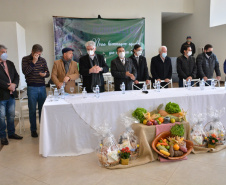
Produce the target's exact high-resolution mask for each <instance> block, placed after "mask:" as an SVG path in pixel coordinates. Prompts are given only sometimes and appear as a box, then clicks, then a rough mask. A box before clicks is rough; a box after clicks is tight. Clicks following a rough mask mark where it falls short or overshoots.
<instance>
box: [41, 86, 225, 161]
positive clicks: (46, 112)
mask: <svg viewBox="0 0 226 185" xmlns="http://www.w3.org/2000/svg"><path fill="white" fill-rule="evenodd" d="M170 101H171V102H175V103H178V104H179V105H180V107H181V108H183V109H184V110H185V111H188V115H187V116H188V121H190V122H192V115H193V114H194V113H199V112H200V113H203V112H206V111H207V108H208V107H210V106H213V107H214V108H216V109H221V108H222V107H224V106H225V103H226V90H225V89H224V88H219V87H218V88H216V89H214V90H213V89H210V87H206V89H205V90H204V91H201V90H200V89H199V88H198V87H193V88H192V89H191V90H187V89H184V88H172V89H162V90H161V91H160V92H156V91H154V90H149V93H148V94H144V93H142V92H141V91H126V93H125V94H122V93H121V92H105V93H101V94H100V98H95V97H94V94H88V97H87V98H82V95H81V94H76V95H74V96H70V95H68V96H66V98H65V100H62V99H61V100H59V101H52V102H50V101H49V99H48V98H47V100H46V102H45V104H44V106H43V110H42V118H41V126H40V144H39V153H40V154H42V155H43V156H44V157H47V156H77V155H81V154H86V153H90V152H93V151H94V149H95V147H97V145H98V137H97V136H96V135H95V134H94V133H95V132H96V131H95V128H96V127H98V126H101V125H102V124H103V122H104V121H107V122H108V123H109V125H111V127H112V132H113V134H114V135H115V137H116V139H118V137H119V135H120V133H122V132H123V131H124V126H123V124H122V123H121V119H120V115H121V114H126V115H131V113H132V111H133V110H135V109H136V108H137V107H143V108H146V109H147V110H149V111H151V110H153V109H155V108H157V106H158V105H159V104H161V103H163V104H164V105H166V104H167V103H168V102H170ZM221 120H222V122H223V124H224V126H226V122H225V121H224V120H226V114H225V115H223V117H222V119H221ZM207 121H208V120H207Z"/></svg>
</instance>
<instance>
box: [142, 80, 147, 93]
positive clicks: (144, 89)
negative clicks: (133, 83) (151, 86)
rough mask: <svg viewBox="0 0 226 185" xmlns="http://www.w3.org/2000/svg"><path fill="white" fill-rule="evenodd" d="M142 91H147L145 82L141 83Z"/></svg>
mask: <svg viewBox="0 0 226 185" xmlns="http://www.w3.org/2000/svg"><path fill="white" fill-rule="evenodd" d="M143 91H147V85H146V82H144V84H143Z"/></svg>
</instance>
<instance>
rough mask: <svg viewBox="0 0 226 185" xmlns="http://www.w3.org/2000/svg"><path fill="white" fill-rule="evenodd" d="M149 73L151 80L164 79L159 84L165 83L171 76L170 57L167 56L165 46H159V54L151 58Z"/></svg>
mask: <svg viewBox="0 0 226 185" xmlns="http://www.w3.org/2000/svg"><path fill="white" fill-rule="evenodd" d="M151 74H152V80H153V82H154V81H155V80H157V81H160V80H164V81H165V82H162V83H161V86H164V85H166V83H168V82H169V81H170V79H171V77H172V65H171V59H170V58H169V57H168V56H167V47H166V46H161V47H160V48H159V55H157V56H155V57H152V59H151Z"/></svg>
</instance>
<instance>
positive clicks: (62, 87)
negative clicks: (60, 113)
mask: <svg viewBox="0 0 226 185" xmlns="http://www.w3.org/2000/svg"><path fill="white" fill-rule="evenodd" d="M60 97H61V99H65V92H64V86H61V88H60Z"/></svg>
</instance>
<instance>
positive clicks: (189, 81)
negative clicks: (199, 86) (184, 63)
mask: <svg viewBox="0 0 226 185" xmlns="http://www.w3.org/2000/svg"><path fill="white" fill-rule="evenodd" d="M188 90H191V80H190V79H188Z"/></svg>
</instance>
